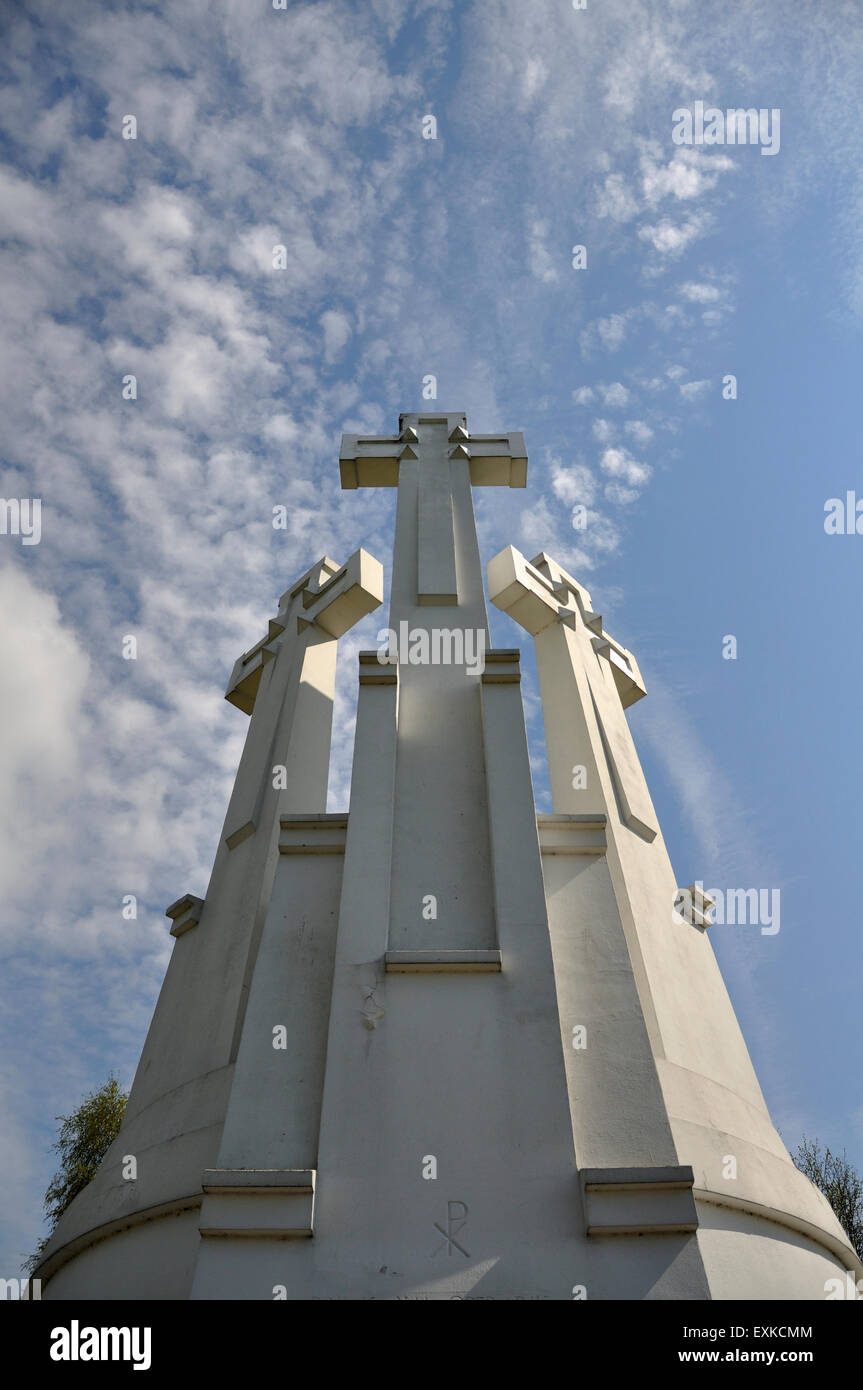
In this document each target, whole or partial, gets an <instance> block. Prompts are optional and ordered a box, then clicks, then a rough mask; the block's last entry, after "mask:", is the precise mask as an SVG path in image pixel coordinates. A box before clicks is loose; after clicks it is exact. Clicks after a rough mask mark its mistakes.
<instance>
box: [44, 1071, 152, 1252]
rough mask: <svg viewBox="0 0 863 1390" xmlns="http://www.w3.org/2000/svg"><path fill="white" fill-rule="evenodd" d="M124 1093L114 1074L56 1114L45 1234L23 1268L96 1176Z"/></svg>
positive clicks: (113, 1132)
mask: <svg viewBox="0 0 863 1390" xmlns="http://www.w3.org/2000/svg"><path fill="white" fill-rule="evenodd" d="M127 1099H128V1092H126V1091H124V1090H122V1089H121V1087H120V1084H119V1082H118V1081H117V1078H116V1077H115V1076H109V1077H108V1080H107V1081H106V1082H105V1083H104V1084H103V1085H102V1086H100V1087H99V1088H98V1090H96V1091H91V1093H90V1094H89V1095H88V1096H85V1098H84V1100H82V1102H81V1104H80V1105H79V1106H78V1108H77V1110H73V1112H72V1114H71V1115H58V1116H57V1117H56V1118H57V1119H58V1120H59V1121H60V1130H59V1133H58V1136H57V1142H56V1143H55V1144H54V1145H53V1146H52V1147H53V1149H54V1151H55V1152H56V1153H58V1154H59V1155H60V1168H59V1170H58V1171H57V1172H56V1173H55V1174H54V1177H53V1178H52V1179H51V1183H50V1186H49V1187H48V1191H47V1192H46V1193H45V1217H46V1220H47V1221H48V1222H49V1230H48V1234H47V1235H46V1236H44V1237H43V1238H42V1240H40V1242H39V1246H38V1249H37V1250H36V1252H35V1254H33V1255H31V1257H30V1259H29V1260H28V1261H27V1264H26V1266H25V1268H28V1269H29V1270H30V1271H32V1270H33V1269H35V1268H36V1266H37V1265H38V1263H39V1261H40V1260H41V1258H42V1252H43V1251H44V1249H45V1246H46V1245H47V1244H48V1241H49V1240H50V1239H51V1236H52V1234H53V1232H54V1230H55V1228H56V1225H57V1222H58V1221H59V1220H60V1217H61V1216H62V1215H63V1213H64V1211H65V1210H66V1208H67V1207H68V1206H69V1205H70V1203H71V1202H72V1201H73V1200H74V1199H75V1198H76V1197H77V1196H78V1193H79V1192H81V1191H82V1190H83V1189H84V1188H85V1187H86V1186H87V1184H88V1183H89V1182H92V1180H93V1178H94V1177H95V1176H96V1169H97V1168H98V1167H99V1164H100V1163H101V1162H102V1159H103V1158H104V1157H105V1154H106V1153H107V1151H108V1149H109V1148H110V1146H111V1145H112V1144H113V1142H114V1140H115V1139H116V1138H117V1135H118V1134H119V1133H120V1125H121V1124H122V1123H123V1116H124V1114H125V1113H126V1101H127Z"/></svg>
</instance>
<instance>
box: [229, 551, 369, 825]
mask: <svg viewBox="0 0 863 1390" xmlns="http://www.w3.org/2000/svg"><path fill="white" fill-rule="evenodd" d="M383 578H384V576H383V566H382V565H381V563H380V561H379V560H376V559H375V558H374V556H373V555H370V554H369V553H368V551H367V550H356V551H354V553H353V555H352V556H351V558H350V559H349V560H348V562H347V564H346V565H338V564H336V562H335V561H334V560H331V559H330V558H329V557H328V556H326V555H325V556H324V557H323V559H321V560H319V561H318V563H317V564H316V565H312V567H311V569H309V570H307V571H306V573H305V574H304V575H302V576H301V578H300V579H298V580H297V582H296V583H295V584H292V585H291V587H290V589H288V590H286V592H285V593H284V594H282V597H281V599H280V600H279V611H278V614H277V616H276V617H275V618H273V619H271V620H270V623H269V627H268V631H267V635H266V636H265V637H263V638H262V639H261V641H260V642H258V643H257V645H256V646H254V647H252V649H251V650H250V651H248V652H246V653H245V654H244V655H243V656H241V657H240V658H239V660H238V661H237V662H236V663H235V665H234V669H233V671H232V673H231V679H230V681H229V682H228V689H227V692H226V695H225V699H226V700H229V701H230V703H231V704H233V705H236V706H237V708H238V709H241V710H243V711H244V713H245V714H248V715H250V716H251V719H252V725H251V728H250V730H249V733H248V736H247V739H246V745H245V748H244V749H243V756H242V759H241V761H240V767H239V769H238V772H237V780H236V782H235V784H234V794H233V796H232V798H231V803H230V806H229V808H228V817H227V819H226V822H225V843H226V844H227V846H228V848H229V849H234V848H235V847H236V846H237V845H239V844H242V842H243V840H245V839H247V838H248V837H249V836H251V835H253V834H254V833H255V830H256V829H257V827H258V826H259V825H260V824H261V822H262V819H264V818H265V817H264V805H265V802H266V801H267V798H268V797H269V795H270V791H271V790H272V786H273V784H272V780H271V779H272V770H273V766H274V765H279V766H282V767H284V768H285V774H284V776H285V788H284V790H283V791H281V792H280V794H279V798H278V803H279V810H280V811H282V812H287V811H305V812H308V813H310V814H311V813H313V812H323V811H325V810H326V798H327V776H328V771H329V751H330V735H331V729H332V714H333V698H334V689H335V670H336V645H337V639H338V638H339V637H341V636H342V634H343V633H345V632H347V630H348V628H351V627H353V626H354V624H355V623H358V622H359V621H360V619H361V618H364V617H365V615H366V614H367V613H371V612H372V611H373V610H374V609H375V608H377V607H378V605H379V604H380V603H381V600H382V599H383ZM277 659H278V660H277ZM271 663H275V665H272V666H271ZM265 672H266V673H267V674H266V675H265ZM273 673H275V676H274V675H273Z"/></svg>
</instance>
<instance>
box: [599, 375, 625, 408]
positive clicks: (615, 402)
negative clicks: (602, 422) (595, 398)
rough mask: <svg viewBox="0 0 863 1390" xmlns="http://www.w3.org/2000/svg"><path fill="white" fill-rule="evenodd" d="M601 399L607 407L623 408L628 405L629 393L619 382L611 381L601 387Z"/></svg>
mask: <svg viewBox="0 0 863 1390" xmlns="http://www.w3.org/2000/svg"><path fill="white" fill-rule="evenodd" d="M599 389H600V390H601V391H602V399H603V401H604V402H605V404H606V405H607V406H612V407H614V406H621V407H622V406H625V405H628V404H629V392H628V391H627V389H626V387H625V386H624V385H623V383H622V382H620V381H612V382H611V383H610V385H608V386H601V387H600V388H599Z"/></svg>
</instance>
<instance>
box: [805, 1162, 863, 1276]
mask: <svg viewBox="0 0 863 1390" xmlns="http://www.w3.org/2000/svg"><path fill="white" fill-rule="evenodd" d="M792 1157H793V1159H794V1163H795V1166H796V1167H797V1168H799V1169H800V1171H801V1173H805V1174H806V1176H807V1178H811V1179H812V1181H813V1182H814V1184H815V1186H816V1187H817V1188H819V1189H820V1191H821V1192H823V1193H824V1196H825V1197H826V1198H827V1200H828V1202H829V1203H830V1205H831V1207H832V1208H833V1210H834V1211H835V1213H836V1216H837V1218H838V1220H839V1224H840V1226H841V1227H842V1229H843V1230H844V1231H845V1234H846V1235H847V1237H848V1239H849V1240H850V1242H851V1244H852V1245H853V1246H854V1249H855V1250H856V1251H857V1254H858V1255H859V1256H860V1258H861V1259H863V1178H861V1176H860V1174H859V1173H858V1172H857V1170H856V1169H855V1168H854V1167H853V1166H852V1165H851V1164H850V1163H849V1162H848V1159H847V1158H846V1156H845V1150H844V1149H843V1150H842V1153H841V1154H835V1153H833V1152H832V1150H831V1149H829V1148H825V1149H823V1150H822V1148H821V1144H820V1143H819V1141H818V1140H817V1139H807V1138H806V1135H805V1134H804V1136H803V1142H802V1143H801V1144H800V1145H799V1146H798V1149H797V1152H796V1153H795V1154H793V1155H792Z"/></svg>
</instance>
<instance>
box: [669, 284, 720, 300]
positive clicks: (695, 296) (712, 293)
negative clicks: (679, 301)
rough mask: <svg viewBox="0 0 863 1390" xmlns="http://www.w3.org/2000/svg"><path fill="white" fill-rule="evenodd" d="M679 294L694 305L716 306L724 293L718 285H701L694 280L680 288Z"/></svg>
mask: <svg viewBox="0 0 863 1390" xmlns="http://www.w3.org/2000/svg"><path fill="white" fill-rule="evenodd" d="M678 293H679V294H681V295H682V296H683V298H684V299H688V300H689V301H690V303H693V304H714V303H715V302H716V300H717V299H719V298H720V297H721V293H722V292H721V290H719V289H718V287H717V286H716V285H707V284H700V283H698V282H697V281H694V280H687V281H686V283H685V284H683V285H681V286H680V289H679V291H678Z"/></svg>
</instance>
